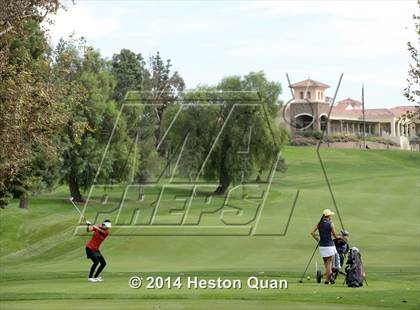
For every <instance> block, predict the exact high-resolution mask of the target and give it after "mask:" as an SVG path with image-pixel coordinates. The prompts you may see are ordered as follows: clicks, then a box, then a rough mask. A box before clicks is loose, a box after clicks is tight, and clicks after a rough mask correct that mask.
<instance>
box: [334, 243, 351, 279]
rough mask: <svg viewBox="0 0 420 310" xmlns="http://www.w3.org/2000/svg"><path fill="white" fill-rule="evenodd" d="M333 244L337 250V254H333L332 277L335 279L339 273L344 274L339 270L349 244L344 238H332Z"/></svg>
mask: <svg viewBox="0 0 420 310" xmlns="http://www.w3.org/2000/svg"><path fill="white" fill-rule="evenodd" d="M334 245H335V248H336V250H337V254H335V255H334V256H333V264H332V269H333V279H334V280H335V279H337V276H338V274H339V273H341V274H344V273H343V272H341V271H340V269H341V267H342V266H343V265H344V258H345V256H346V254H347V253H348V252H349V244H348V243H347V241H346V240H344V239H340V238H337V239H334Z"/></svg>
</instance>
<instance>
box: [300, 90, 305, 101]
mask: <svg viewBox="0 0 420 310" xmlns="http://www.w3.org/2000/svg"><path fill="white" fill-rule="evenodd" d="M300 99H304V98H303V91H301V92H300Z"/></svg>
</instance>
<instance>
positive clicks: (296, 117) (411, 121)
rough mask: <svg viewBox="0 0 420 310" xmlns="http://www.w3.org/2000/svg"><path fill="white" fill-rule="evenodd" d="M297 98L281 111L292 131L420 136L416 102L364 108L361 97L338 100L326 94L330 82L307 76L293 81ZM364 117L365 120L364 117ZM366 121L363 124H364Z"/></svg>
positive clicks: (293, 88) (396, 138) (393, 136)
mask: <svg viewBox="0 0 420 310" xmlns="http://www.w3.org/2000/svg"><path fill="white" fill-rule="evenodd" d="M291 88H292V91H293V93H294V97H295V100H293V101H292V102H291V103H290V104H288V105H287V106H286V107H285V110H284V111H282V113H283V118H284V120H285V122H286V124H287V127H289V129H290V131H292V132H302V131H325V132H324V134H326V135H337V134H348V135H357V136H363V134H364V135H366V136H369V135H370V136H378V137H385V138H389V139H392V140H394V141H396V142H397V141H398V142H400V137H406V139H407V138H410V137H414V136H420V120H419V118H418V116H417V117H414V113H413V112H414V110H415V107H414V106H396V107H394V108H390V109H386V108H382V109H366V108H365V110H364V117H363V109H362V103H361V102H360V101H358V100H354V99H351V98H347V99H344V100H341V101H338V102H336V104H334V106H333V107H332V109H331V114H330V116H329V117H328V114H329V112H330V108H331V102H332V99H331V98H329V97H327V96H326V95H325V91H326V89H327V88H329V85H327V84H324V83H321V82H318V81H314V80H311V79H307V80H304V81H301V82H298V83H294V84H292V85H291ZM363 118H364V120H363ZM363 124H364V125H363Z"/></svg>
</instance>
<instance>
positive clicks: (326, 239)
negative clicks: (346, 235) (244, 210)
mask: <svg viewBox="0 0 420 310" xmlns="http://www.w3.org/2000/svg"><path fill="white" fill-rule="evenodd" d="M333 215H334V212H332V211H331V210H330V209H325V210H324V211H323V212H322V217H321V220H320V221H319V222H318V224H316V225H315V226H314V227H313V228H312V231H311V235H312V237H313V238H314V239H315V240H316V241H317V242H318V245H319V252H320V254H321V257H322V259H323V260H324V265H325V270H326V272H325V284H334V283H335V281H334V277H333V276H332V260H333V257H334V255H335V254H337V250H336V248H335V245H334V241H333V239H332V237H331V235H332V236H334V238H335V239H336V238H337V236H336V234H335V227H334V224H333V222H332V220H331V217H332V216H333ZM317 230H318V232H319V237H318V235H317V234H316V231H317Z"/></svg>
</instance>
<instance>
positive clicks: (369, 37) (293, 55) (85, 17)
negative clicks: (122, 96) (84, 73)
mask: <svg viewBox="0 0 420 310" xmlns="http://www.w3.org/2000/svg"><path fill="white" fill-rule="evenodd" d="M417 9H418V8H417V6H416V2H415V0H407V1H404V0H399V1H327V0H324V1H140V0H138V1H136V0H130V1H128V0H126V1H125V0H120V1H101V0H83V1H81V0H79V1H77V0H76V4H75V5H74V6H71V7H70V8H69V9H68V10H67V12H64V11H62V12H60V13H59V14H58V16H57V17H56V18H55V25H54V26H53V27H52V29H51V35H52V40H53V42H57V40H58V39H59V38H60V37H66V36H68V35H69V34H70V33H71V32H73V31H74V32H75V33H76V34H77V35H79V36H85V37H86V39H87V41H88V43H89V44H91V45H93V46H94V47H96V48H98V49H100V51H101V52H102V54H103V55H105V56H106V57H109V58H110V57H111V56H112V55H113V54H114V53H116V52H118V51H119V50H121V49H122V48H129V49H131V50H133V51H135V52H137V53H141V54H142V55H143V56H144V57H145V58H148V57H149V56H150V55H152V54H154V53H156V51H160V52H161V55H162V56H163V57H165V58H170V59H171V60H172V63H173V67H174V69H176V70H178V71H179V72H180V73H181V75H182V76H183V78H184V80H185V81H186V84H187V87H188V88H193V87H195V86H196V85H197V84H215V83H217V82H218V81H219V80H220V79H221V78H222V77H224V76H227V75H233V74H241V75H242V74H246V73H248V72H250V71H258V70H264V71H265V72H266V74H267V76H268V78H269V79H271V80H275V81H278V82H280V83H281V84H282V87H283V94H282V95H281V99H283V100H285V101H287V100H289V99H290V93H289V90H288V89H287V80H286V77H285V74H286V72H288V73H289V75H290V77H291V79H292V83H293V82H297V81H300V80H303V79H305V78H307V77H310V78H312V79H315V80H319V81H321V82H324V83H327V84H329V85H331V88H330V89H329V92H328V95H330V96H332V95H333V91H334V88H335V86H336V83H337V81H338V78H339V75H340V73H344V78H343V82H342V87H341V88H340V91H339V94H338V99H344V98H347V97H352V98H355V99H360V92H361V90H360V88H361V84H362V82H363V83H364V84H365V99H366V105H367V107H370V108H376V107H392V106H397V105H406V104H407V102H406V100H405V98H404V97H403V96H402V89H403V88H404V86H405V79H406V76H407V70H408V63H409V54H408V52H407V50H406V44H407V41H408V40H411V41H413V42H415V40H416V37H415V33H414V31H413V20H412V18H411V16H412V15H413V14H414V13H416V10H417Z"/></svg>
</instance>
